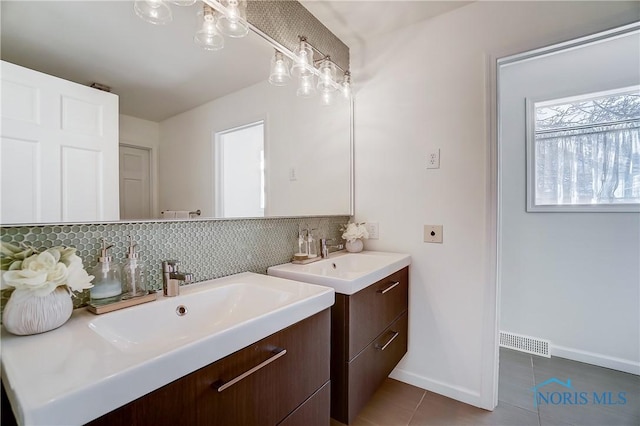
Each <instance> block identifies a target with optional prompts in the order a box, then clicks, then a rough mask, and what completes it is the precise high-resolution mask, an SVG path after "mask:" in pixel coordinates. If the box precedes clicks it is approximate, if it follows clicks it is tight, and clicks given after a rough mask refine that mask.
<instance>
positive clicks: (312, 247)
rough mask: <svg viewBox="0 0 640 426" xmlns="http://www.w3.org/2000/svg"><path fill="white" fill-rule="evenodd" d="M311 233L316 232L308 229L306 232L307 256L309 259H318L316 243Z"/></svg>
mask: <svg viewBox="0 0 640 426" xmlns="http://www.w3.org/2000/svg"><path fill="white" fill-rule="evenodd" d="M313 231H316V229H315V228H314V229H310V230H309V231H308V232H307V256H308V257H309V259H313V258H315V257H318V243H317V241H316V238H315V235H314V232H313Z"/></svg>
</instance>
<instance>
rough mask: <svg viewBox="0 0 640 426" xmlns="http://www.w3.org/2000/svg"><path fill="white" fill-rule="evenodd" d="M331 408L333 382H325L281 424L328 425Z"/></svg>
mask: <svg viewBox="0 0 640 426" xmlns="http://www.w3.org/2000/svg"><path fill="white" fill-rule="evenodd" d="M330 408H331V382H327V383H325V385H324V386H323V387H322V388H320V389H319V390H318V391H317V392H316V393H314V394H313V395H312V396H311V398H309V399H307V400H306V401H305V402H304V403H303V404H302V405H301V406H299V407H298V408H296V411H294V412H293V413H291V414H289V415H288V416H287V418H286V419H284V420H283V421H282V422H281V423H279V425H280V426H303V425H304V426H327V425H328V424H329V422H330V420H329V410H330Z"/></svg>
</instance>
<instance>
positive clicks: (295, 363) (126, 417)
mask: <svg viewBox="0 0 640 426" xmlns="http://www.w3.org/2000/svg"><path fill="white" fill-rule="evenodd" d="M285 350H286V353H285V352H284V351H285ZM329 356H330V311H329V310H328V309H327V310H325V311H323V312H320V313H318V314H316V315H314V316H312V317H310V318H307V319H305V320H303V321H300V322H299V323H297V324H294V325H292V326H290V327H288V328H286V329H284V330H281V331H279V332H277V333H275V334H272V335H271V336H269V337H266V338H264V339H262V340H260V341H259V342H256V343H254V344H253V345H251V346H248V347H246V348H244V349H241V350H239V351H237V352H235V353H233V354H231V355H229V356H227V357H225V358H223V359H221V360H219V361H216V362H214V363H212V364H210V365H208V366H206V367H203V368H201V369H200V370H197V371H195V372H193V373H191V374H189V375H187V376H185V377H183V378H181V379H178V380H176V381H175V382H173V383H170V384H168V385H166V386H164V387H162V388H160V389H158V390H156V391H154V392H152V393H150V394H148V395H145V396H144V397H142V398H139V399H137V400H135V401H133V402H131V403H129V404H127V405H125V406H124V407H121V408H119V409H117V410H115V411H112V412H111V413H108V414H105V415H104V416H102V417H100V418H99V419H97V420H94V421H93V422H92V423H91V424H92V425H105V426H106V425H112V424H127V425H158V424H189V425H207V426H209V425H211V426H215V425H225V426H226V425H236V424H237V425H247V426H251V425H270V426H272V425H276V424H278V423H279V422H280V421H281V420H283V419H284V418H285V417H286V416H287V415H289V413H292V412H294V410H296V408H297V407H298V406H299V405H300V404H302V403H303V402H305V401H306V400H307V399H308V398H309V397H311V396H312V395H314V393H315V392H316V391H317V390H318V389H320V388H321V387H323V386H324V385H325V384H327V382H328V381H329ZM247 373H249V374H247ZM242 377H243V378H242ZM237 378H241V379H240V380H237V381H235V379H237ZM234 382H235V383H234ZM327 388H328V386H327ZM328 415H329V411H328V408H325V413H324V416H325V417H326V423H328ZM326 423H325V424H326Z"/></svg>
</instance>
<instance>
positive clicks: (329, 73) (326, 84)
mask: <svg viewBox="0 0 640 426" xmlns="http://www.w3.org/2000/svg"><path fill="white" fill-rule="evenodd" d="M318 71H320V76H319V77H318V90H320V91H321V92H333V91H334V90H336V65H335V64H334V63H333V62H331V61H330V60H329V59H325V60H323V61H322V62H320V66H319V67H318Z"/></svg>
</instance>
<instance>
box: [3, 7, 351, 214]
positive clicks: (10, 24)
mask: <svg viewBox="0 0 640 426" xmlns="http://www.w3.org/2000/svg"><path fill="white" fill-rule="evenodd" d="M1 7H2V15H1V17H2V25H1V38H2V46H1V57H2V60H3V61H5V62H8V63H11V64H15V65H19V66H20V67H24V68H28V69H31V70H36V71H39V72H41V73H45V74H48V75H52V76H56V77H59V78H61V79H64V80H68V81H71V82H74V83H76V84H79V85H83V86H88V85H90V84H91V83H94V82H95V83H99V84H102V85H106V86H109V87H110V88H111V93H113V94H115V95H117V104H118V113H117V125H116V127H117V134H118V136H117V138H118V145H119V149H118V155H119V161H118V164H119V170H118V183H117V185H118V192H119V195H118V201H119V208H118V210H119V212H118V214H119V218H120V220H145V219H163V218H168V219H172V218H174V217H177V218H185V217H184V215H185V212H187V217H192V218H195V217H197V218H239V217H274V216H310V215H349V214H352V200H353V186H352V185H353V179H352V149H353V148H352V140H351V138H352V131H351V128H352V105H351V102H350V101H348V100H344V99H337V98H336V99H335V101H334V102H333V104H332V105H330V106H322V105H321V104H320V99H319V97H318V96H316V97H313V98H300V97H297V96H296V81H295V79H293V80H292V81H291V82H290V84H289V85H288V86H285V87H275V86H272V85H270V84H269V83H268V81H267V79H268V74H269V64H270V60H271V58H272V57H273V55H274V48H273V46H272V45H271V44H270V42H268V41H267V40H265V39H264V38H263V37H261V36H260V35H258V34H256V33H254V32H253V31H250V32H249V35H248V36H247V37H244V38H240V39H233V38H228V37H225V47H224V48H223V49H222V50H219V51H214V52H212V51H205V50H203V49H202V48H201V47H199V46H198V45H197V44H195V43H194V41H193V36H194V33H195V31H196V24H197V18H196V14H197V12H198V10H201V9H202V3H201V2H197V3H196V4H195V5H193V6H189V7H178V6H172V8H171V10H172V12H173V21H172V22H171V23H169V24H167V25H151V24H149V23H147V22H144V21H142V20H141V19H139V18H138V17H137V16H136V15H135V13H134V8H133V2H130V1H42V2H39V1H3V2H1ZM283 19H286V18H284V17H283ZM3 85H4V84H3ZM12 90H13V89H12ZM92 90H97V89H92ZM3 92H5V91H4V90H3ZM6 92H7V93H9V92H11V93H13V92H12V91H11V90H7V91H6ZM16 93H17V92H16ZM7 96H9V95H7ZM4 103H5V95H4V94H3V106H4ZM3 110H5V108H3ZM78 111H79V112H78V114H77V115H78V116H79V117H82V116H83V114H85V112H86V111H85V110H83V109H82V108H79V109H78ZM39 114H46V111H45V110H44V109H41V110H39ZM86 115H88V116H89V115H90V114H88V113H86ZM5 118H6V114H4V113H3V123H4V122H5ZM62 121H64V119H62ZM107 125H108V123H106V122H100V126H107ZM3 127H5V126H3ZM7 128H8V127H7ZM80 128H83V126H80ZM2 136H3V141H2V143H3V148H4V145H6V146H9V145H8V144H5V139H6V138H5V136H6V135H5V134H4V131H3V135H2ZM14 139H15V138H14ZM63 144H64V142H63ZM34 152H35V151H34ZM16 155H17V154H16ZM34 155H35V154H34ZM38 155H40V157H39V158H40V159H42V158H41V157H42V156H43V155H44V154H42V152H40V154H38ZM5 157H7V156H6V155H5ZM7 158H9V157H7ZM3 161H4V160H3ZM4 165H5V164H4V163H3V166H4ZM10 166H11V165H10V164H8V165H7V168H6V170H9V169H10V168H11V167H10ZM93 168H94V169H95V167H93ZM14 169H15V171H14V172H12V173H17V172H19V171H20V169H19V168H17V166H16V167H14ZM91 169H92V167H89V166H87V167H80V168H76V169H74V171H73V173H71V174H70V176H71V177H68V179H72V180H74V181H76V182H78V181H83V180H85V179H86V180H87V181H88V182H90V181H92V179H94V180H95V178H93V177H91V176H90V174H91ZM36 172H37V173H44V172H42V171H36ZM7 173H8V172H7ZM37 173H36V174H37ZM65 176H66V175H65ZM60 179H62V178H60ZM12 182H14V180H13V179H12V178H11V177H9V179H7V176H5V175H3V184H2V185H3V192H2V204H4V205H6V203H12V202H15V201H14V198H13V197H11V198H10V197H9V196H8V195H7V194H8V192H7V190H5V189H6V188H7V187H10V186H11V185H12ZM15 182H17V180H16V181H15ZM76 198H77V199H81V198H80V196H79V195H78V196H77V197H76ZM27 201H28V200H27ZM61 209H63V208H61ZM3 211H4V210H3ZM196 211H199V212H200V215H199V216H196V215H194V214H191V215H189V214H188V213H193V212H196ZM162 212H164V213H162ZM174 214H175V216H174ZM4 216H5V218H2V221H3V223H2V224H3V225H7V224H14V223H16V224H17V223H38V222H67V221H69V222H84V221H87V220H83V219H82V218H73V217H66V218H65V217H62V218H61V220H48V219H47V218H44V220H33V219H31V218H26V217H25V218H24V220H23V219H22V218H21V217H17V218H12V220H7V219H6V217H7V216H6V214H5V215H4Z"/></svg>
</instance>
